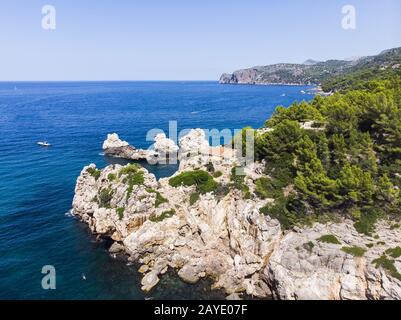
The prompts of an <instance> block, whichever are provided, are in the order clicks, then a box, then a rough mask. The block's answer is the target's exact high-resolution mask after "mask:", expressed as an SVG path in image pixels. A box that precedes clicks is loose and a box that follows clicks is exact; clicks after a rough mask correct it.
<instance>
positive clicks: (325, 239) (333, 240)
mask: <svg viewBox="0 0 401 320" xmlns="http://www.w3.org/2000/svg"><path fill="white" fill-rule="evenodd" d="M317 240H318V241H320V242H324V243H332V244H341V242H340V241H339V240H338V239H337V238H336V236H334V235H332V234H326V235H324V236H321V237H320V238H319V239H317Z"/></svg>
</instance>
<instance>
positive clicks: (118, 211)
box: [116, 207, 125, 220]
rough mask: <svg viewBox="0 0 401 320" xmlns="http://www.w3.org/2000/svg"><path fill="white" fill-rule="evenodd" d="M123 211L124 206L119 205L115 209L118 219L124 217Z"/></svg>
mask: <svg viewBox="0 0 401 320" xmlns="http://www.w3.org/2000/svg"><path fill="white" fill-rule="evenodd" d="M124 211H125V208H124V207H121V208H117V209H116V213H117V215H118V218H119V219H120V220H121V219H122V218H123V217H124Z"/></svg>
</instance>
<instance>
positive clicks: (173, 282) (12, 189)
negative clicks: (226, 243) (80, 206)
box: [0, 82, 311, 299]
mask: <svg viewBox="0 0 401 320" xmlns="http://www.w3.org/2000/svg"><path fill="white" fill-rule="evenodd" d="M306 89H307V87H299V86H296V87H292V86H247V85H241V86H238V85H219V84H218V83H217V82H65V83H62V82H58V83H45V82H37V83H24V82H17V83H0V299H143V298H145V297H152V298H160V299H162V298H194V299H201V298H209V297H221V295H220V293H219V292H210V291H209V290H207V289H206V288H207V284H205V283H201V284H199V285H195V286H192V285H186V284H183V283H182V282H180V281H178V280H177V278H176V277H175V276H174V275H173V274H172V275H168V276H166V277H164V278H163V279H162V281H161V284H160V285H159V286H158V287H157V288H156V289H155V290H154V291H153V292H151V293H150V294H148V295H144V294H143V293H142V292H141V291H140V276H139V275H138V273H137V271H136V269H135V267H134V266H127V265H126V263H125V262H123V261H120V260H118V259H113V258H112V257H110V256H109V254H108V253H107V249H106V247H105V245H104V244H103V243H99V242H96V241H95V239H94V237H93V236H92V235H91V234H90V233H89V232H88V229H87V228H86V226H85V225H83V224H82V223H80V222H79V221H77V220H76V219H74V218H72V217H69V216H67V215H66V212H68V211H69V210H70V208H71V201H72V198H73V192H74V185H75V181H76V178H77V176H78V175H79V173H80V171H81V169H82V167H83V166H85V165H87V164H89V163H91V162H94V163H96V164H97V165H98V166H100V167H104V166H106V165H107V163H108V162H110V159H106V158H104V157H103V156H102V155H101V145H102V142H103V140H104V139H105V137H106V135H107V133H110V132H117V133H119V134H120V137H121V138H123V139H125V140H127V141H129V142H130V143H131V144H133V145H135V146H136V147H142V148H144V147H147V146H149V145H150V144H151V142H148V141H146V139H145V135H146V132H147V131H148V130H149V129H152V128H161V129H163V130H167V128H168V121H169V120H176V121H178V127H179V130H181V129H184V128H195V127H200V128H207V129H212V128H217V129H219V130H221V129H224V128H230V129H236V128H241V127H244V126H248V125H250V126H253V127H260V126H262V125H263V123H264V121H265V120H266V119H267V118H268V117H269V116H270V115H271V113H272V112H273V110H274V108H275V106H277V105H285V106H288V105H289V104H291V103H292V102H293V101H295V100H303V99H310V98H311V96H309V95H304V94H302V93H301V90H306ZM40 140H48V141H49V142H50V143H51V144H52V147H50V148H47V149H46V148H41V147H39V146H38V145H37V144H36V142H37V141H40ZM151 170H152V171H153V172H154V173H155V174H156V175H157V176H158V177H161V176H168V175H170V174H172V173H173V172H174V170H175V168H174V167H169V166H158V167H152V168H151ZM44 265H54V266H55V268H56V275H57V278H56V279H57V280H56V290H43V289H42V287H41V279H42V277H43V275H42V274H41V269H42V266H44ZM83 274H84V275H85V276H86V280H84V279H83V277H82V275H83Z"/></svg>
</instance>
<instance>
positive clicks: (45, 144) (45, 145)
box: [38, 141, 51, 147]
mask: <svg viewBox="0 0 401 320" xmlns="http://www.w3.org/2000/svg"><path fill="white" fill-rule="evenodd" d="M38 145H40V146H41V147H50V146H51V144H50V143H48V142H47V141H39V142H38Z"/></svg>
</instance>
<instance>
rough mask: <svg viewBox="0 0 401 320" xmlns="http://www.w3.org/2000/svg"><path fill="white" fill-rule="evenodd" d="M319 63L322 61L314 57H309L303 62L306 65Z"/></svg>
mask: <svg viewBox="0 0 401 320" xmlns="http://www.w3.org/2000/svg"><path fill="white" fill-rule="evenodd" d="M318 63H320V61H316V60H313V59H308V60H306V61H305V62H304V63H303V64H304V65H306V66H313V65H315V64H318Z"/></svg>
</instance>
